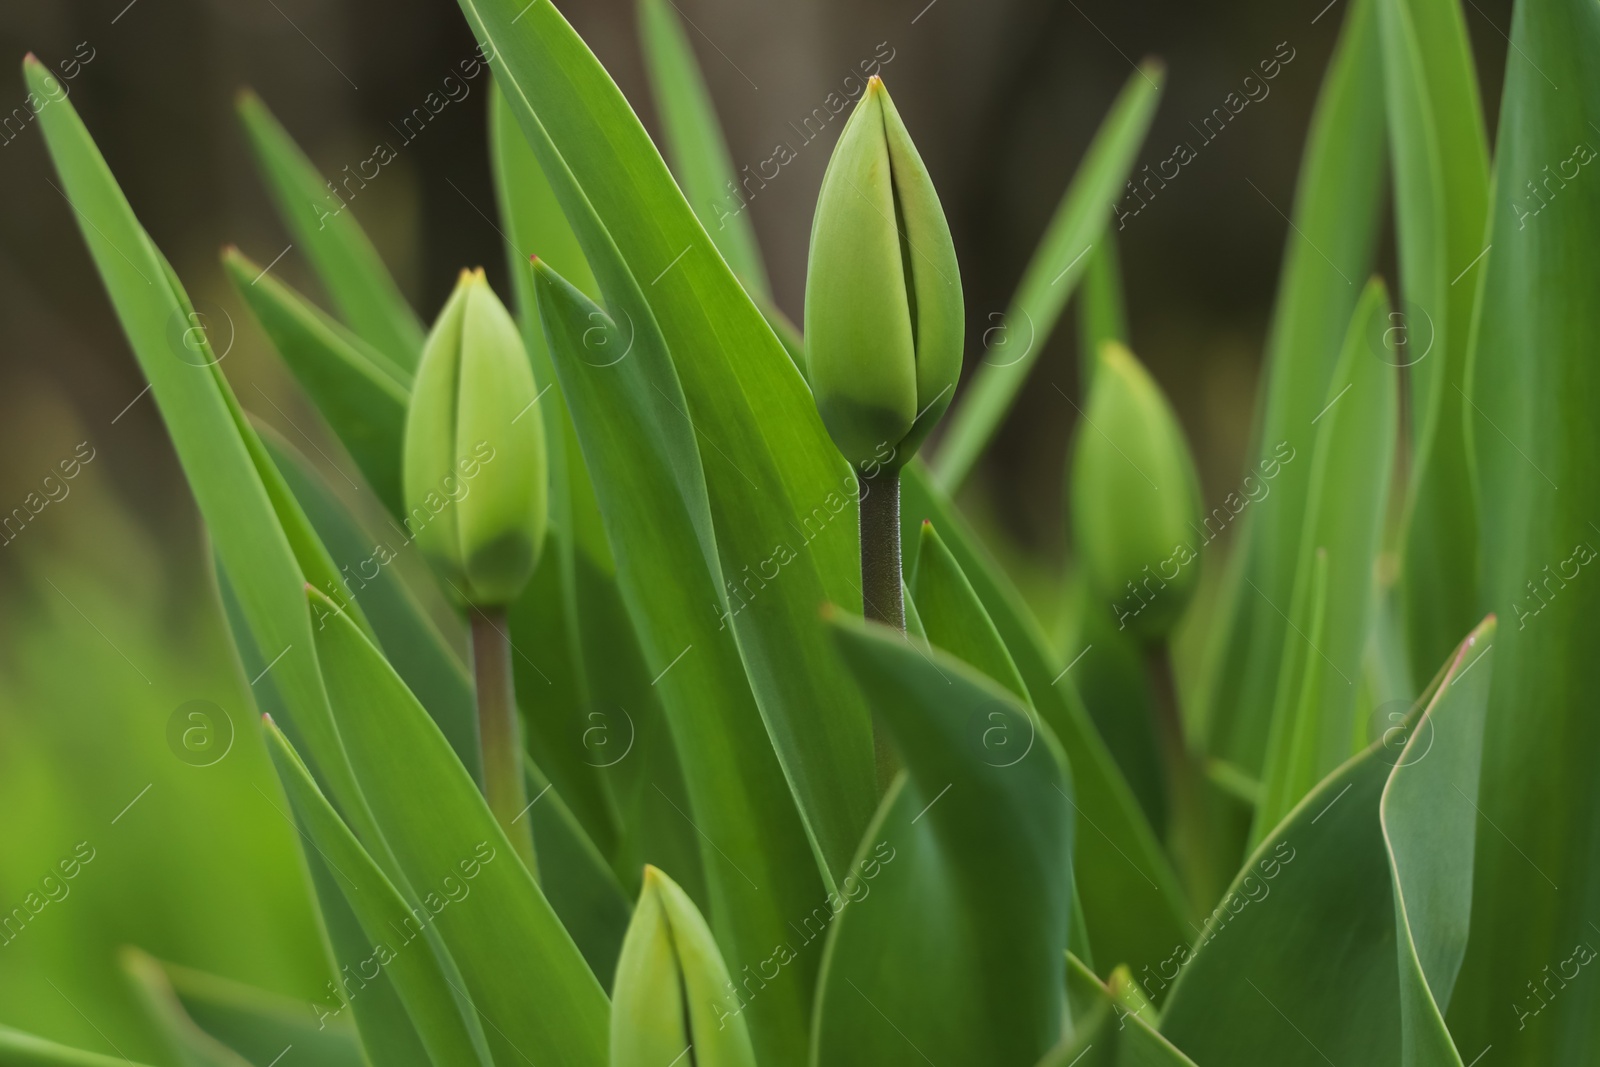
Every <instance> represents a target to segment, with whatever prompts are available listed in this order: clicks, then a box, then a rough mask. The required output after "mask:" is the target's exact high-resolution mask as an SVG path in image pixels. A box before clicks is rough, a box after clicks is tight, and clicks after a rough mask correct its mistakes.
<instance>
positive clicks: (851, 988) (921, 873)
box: [812, 613, 1074, 1065]
mask: <svg viewBox="0 0 1600 1067" xmlns="http://www.w3.org/2000/svg"><path fill="white" fill-rule="evenodd" d="M833 626H834V631H835V634H836V636H837V639H838V641H839V643H840V647H841V648H842V649H843V650H844V653H845V656H846V659H847V661H848V662H849V663H850V665H851V667H852V669H854V670H855V671H856V673H857V676H858V677H859V678H860V680H861V683H862V685H863V686H864V687H865V688H866V690H867V692H868V693H869V694H870V696H871V697H872V700H873V708H874V709H875V710H876V711H877V712H878V714H879V716H880V717H881V721H883V722H884V723H885V724H886V725H887V726H888V727H889V730H890V732H891V733H892V735H893V737H894V741H895V745H896V750H897V751H898V752H899V754H900V756H901V758H902V760H903V763H904V766H905V771H904V772H903V773H902V774H901V775H899V776H898V777H897V778H896V780H895V783H894V785H893V786H892V787H891V788H890V790H889V792H888V793H887V794H886V795H885V796H884V799H883V802H882V804H881V805H880V807H879V809H878V817H877V818H876V819H875V820H874V821H873V824H872V826H871V827H869V829H868V831H867V833H866V836H865V837H863V838H862V843H861V848H860V850H859V851H858V853H857V860H856V865H855V867H854V868H853V869H852V871H851V873H850V875H849V876H847V878H846V880H845V881H844V882H841V884H840V894H841V896H842V897H843V898H844V900H843V901H842V902H841V905H840V907H839V908H838V909H837V910H836V911H830V909H829V908H827V907H824V908H821V909H819V910H820V911H821V912H822V913H823V915H824V916H826V917H827V918H828V919H831V922H830V923H829V926H828V942H827V948H826V950H825V955H824V962H823V970H822V976H821V978H820V979H819V984H818V993H817V1018H816V1024H815V1040H816V1047H815V1048H814V1049H813V1060H812V1062H813V1063H816V1064H843V1065H850V1064H881V1063H910V1062H916V1061H917V1060H919V1059H923V1058H926V1057H929V1056H932V1055H937V1056H938V1060H937V1061H936V1062H938V1063H941V1064H947V1065H961V1064H984V1065H1004V1064H1022V1065H1031V1064H1033V1063H1034V1062H1035V1061H1037V1060H1038V1058H1039V1057H1040V1056H1042V1055H1043V1054H1044V1053H1045V1052H1046V1051H1048V1050H1049V1049H1050V1047H1051V1046H1052V1045H1053V1044H1055V1042H1056V1041H1057V1040H1058V1039H1059V1037H1060V1034H1061V1030H1062V1025H1063V1022H1064V1018H1063V1015H1064V1012H1063V1008H1064V1002H1065V996H1066V968H1065V962H1066V948H1067V931H1068V927H1069V923H1070V913H1071V911H1072V836H1073V819H1074V812H1073V807H1072V800H1071V797H1072V784H1071V778H1070V776H1069V774H1068V772H1067V767H1066V760H1065V757H1064V755H1063V753H1062V752H1061V748H1060V746H1059V745H1058V744H1057V743H1056V740H1055V738H1054V736H1053V735H1052V734H1051V732H1050V731H1049V729H1048V728H1043V727H1041V726H1040V725H1039V723H1038V721H1037V720H1036V719H1035V717H1034V715H1033V713H1032V711H1031V710H1030V709H1028V708H1027V707H1026V705H1024V704H1023V703H1021V702H1020V701H1019V700H1018V699H1017V698H1016V697H1015V696H1014V695H1013V694H1011V693H1010V692H1009V691H1007V690H1005V689H1003V688H1001V687H1000V686H999V685H997V684H995V683H994V682H992V681H990V680H988V679H986V678H984V677H983V676H982V675H981V674H979V673H977V672H976V671H974V670H973V669H972V668H971V667H969V666H967V665H966V664H965V663H963V662H961V661H960V660H958V659H956V658H955V657H953V656H951V655H948V654H947V653H945V652H942V651H940V650H938V649H922V648H918V647H915V646H913V645H911V644H910V643H909V642H907V641H906V639H905V638H904V636H903V635H901V634H898V633H896V632H895V631H893V630H891V629H888V628H886V627H884V626H881V625H879V624H875V623H867V622H864V621H862V620H859V619H855V618H852V617H848V616H844V615H842V614H837V613H836V614H835V615H834V617H833ZM997 826H1004V827H1007V832H1006V833H1003V834H1001V833H996V832H995V828H996V827H997ZM933 930H937V931H939V934H938V936H937V937H930V936H929V932H930V931H933ZM974 974H981V975H983V976H984V980H983V982H982V983H981V984H980V985H979V986H974V985H973V982H972V976H973V975H974ZM930 1062H933V1061H930Z"/></svg>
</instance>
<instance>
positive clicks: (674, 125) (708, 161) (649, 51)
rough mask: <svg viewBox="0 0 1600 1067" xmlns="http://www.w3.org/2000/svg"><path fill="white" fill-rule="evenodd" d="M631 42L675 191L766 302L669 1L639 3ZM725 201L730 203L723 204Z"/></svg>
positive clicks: (716, 134) (726, 160)
mask: <svg viewBox="0 0 1600 1067" xmlns="http://www.w3.org/2000/svg"><path fill="white" fill-rule="evenodd" d="M639 40H640V43H641V44H642V45H643V46H644V59H645V70H646V71H647V72H648V73H649V75H650V91H651V96H652V97H653V99H654V100H655V104H656V109H657V110H658V111H659V112H660V115H661V129H662V133H663V134H664V135H665V141H666V144H665V148H666V154H667V156H668V157H669V158H670V159H671V160H672V173H673V174H674V175H675V176H676V177H677V179H678V184H679V185H680V186H681V187H682V188H683V195H684V198H685V199H686V200H688V201H689V204H690V206H691V207H693V208H694V213H695V217H696V218H698V219H699V220H700V225H702V226H704V227H705V230H706V233H707V235H709V236H710V238H711V241H712V243H713V244H715V245H716V246H717V251H718V252H721V253H722V258H723V259H725V260H727V261H728V266H729V268H731V269H732V271H733V273H734V274H735V275H737V276H738V278H739V281H740V282H741V283H743V285H744V287H745V289H747V290H748V291H749V292H750V294H751V296H752V297H753V298H764V299H766V300H769V301H770V300H771V296H772V293H771V287H770V286H769V285H768V284H767V270H766V267H765V266H763V265H762V262H761V249H760V248H759V247H758V246H757V245H756V231H755V227H754V226H752V225H751V224H750V216H749V215H746V214H745V213H744V208H745V200H744V197H743V196H742V195H740V194H738V193H737V192H736V190H737V189H738V174H737V173H736V172H735V171H734V169H733V159H732V158H731V157H730V156H729V155H728V142H727V140H726V138H724V137H723V135H722V126H721V125H720V124H719V123H718V121H717V112H716V108H715V107H714V106H713V105H712V102H711V92H710V90H708V89H707V88H706V82H705V78H704V76H703V75H702V74H701V72H700V64H699V63H698V62H697V61H696V59H695V56H694V50H693V49H692V48H691V47H690V46H689V38H688V35H687V34H685V33H684V31H683V25H682V24H681V23H680V22H679V21H678V15H677V12H675V11H674V10H673V9H672V7H671V6H669V0H639ZM730 201H731V203H730Z"/></svg>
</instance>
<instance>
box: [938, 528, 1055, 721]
mask: <svg viewBox="0 0 1600 1067" xmlns="http://www.w3.org/2000/svg"><path fill="white" fill-rule="evenodd" d="M921 541H922V543H921V546H920V547H919V548H918V549H917V556H916V561H917V566H916V570H915V572H914V573H913V574H912V576H911V583H910V584H911V592H912V594H913V595H914V596H915V597H916V598H917V617H918V622H919V623H920V624H921V627H922V631H923V636H924V637H926V638H927V640H929V641H930V642H932V643H933V644H934V645H935V646H937V647H939V648H942V649H944V650H945V651H946V652H948V653H950V654H951V655H952V656H955V657H956V658H957V659H959V660H961V661H962V662H964V663H966V664H967V665H968V666H970V667H972V669H974V670H976V671H977V672H978V673H980V674H983V675H986V676H987V677H988V678H989V679H990V680H991V681H994V682H998V683H999V684H1000V685H1001V686H1003V687H1005V688H1006V689H1009V690H1010V691H1011V693H1012V695H1014V696H1015V697H1016V698H1017V699H1018V700H1020V701H1022V702H1023V703H1024V704H1026V705H1028V706H1029V707H1032V706H1033V701H1032V699H1031V698H1030V697H1029V696H1028V687H1027V686H1026V685H1025V684H1023V681H1022V676H1021V675H1020V674H1018V673H1017V665H1016V662H1015V661H1014V660H1012V658H1011V653H1009V652H1007V651H1006V646H1005V642H1003V641H1002V640H1001V639H1000V634H999V632H998V631H997V630H996V629H995V628H994V620H992V619H990V618H989V613H988V612H987V611H985V610H984V608H983V602H982V601H981V600H979V599H978V594H977V593H975V592H973V591H972V583H971V582H969V581H967V576H966V575H965V574H963V573H962V572H961V564H959V563H957V562H956V559H955V557H954V556H952V555H951V554H950V549H949V548H947V547H945V543H944V541H943V540H942V539H941V538H940V537H939V533H938V531H937V530H935V529H934V526H933V523H932V522H930V521H928V520H927V519H924V520H922V537H921Z"/></svg>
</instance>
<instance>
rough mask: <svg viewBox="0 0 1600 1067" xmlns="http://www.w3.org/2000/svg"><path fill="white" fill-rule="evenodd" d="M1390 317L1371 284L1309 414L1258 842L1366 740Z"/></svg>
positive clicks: (1392, 379) (1394, 410)
mask: <svg viewBox="0 0 1600 1067" xmlns="http://www.w3.org/2000/svg"><path fill="white" fill-rule="evenodd" d="M1388 310H1389V302H1388V297H1387V296H1386V294H1385V292H1384V289H1383V284H1382V283H1381V282H1378V281H1376V280H1374V281H1373V282H1371V283H1369V284H1368V286H1367V288H1366V291H1365V292H1364V293H1363V294H1362V297H1361V303H1360V304H1359V305H1358V306H1357V307H1356V311H1355V315H1354V316H1353V317H1352V318H1351V320H1350V328H1349V329H1348V330H1347V331H1346V333H1345V343H1344V351H1343V352H1342V353H1341V354H1340V356H1339V363H1338V366H1337V367H1335V368H1334V372H1333V381H1332V382H1331V383H1330V384H1329V386H1328V396H1327V400H1326V401H1325V403H1326V406H1325V407H1324V408H1323V410H1322V412H1321V413H1320V414H1319V415H1318V416H1317V423H1318V425H1317V427H1316V443H1315V444H1314V445H1313V446H1312V454H1311V457H1310V460H1309V462H1308V464H1307V465H1308V467H1309V468H1310V471H1311V479H1310V486H1309V496H1308V499H1307V502H1306V516H1305V521H1304V523H1303V524H1302V527H1301V529H1302V534H1301V536H1302V539H1303V540H1302V544H1301V552H1300V562H1299V566H1298V570H1297V572H1296V576H1295V586H1294V598H1293V600H1292V601H1290V602H1289V604H1288V605H1287V606H1286V608H1285V609H1284V615H1283V616H1282V617H1281V618H1280V620H1279V622H1280V625H1283V626H1284V627H1285V628H1286V629H1287V631H1288V633H1289V635H1290V636H1289V638H1288V640H1287V641H1286V642H1285V644H1284V646H1283V662H1282V666H1281V667H1280V668H1279V670H1278V694H1277V699H1276V701H1275V703H1274V709H1273V720H1272V733H1271V739H1270V743H1269V745H1268V751H1267V763H1266V768H1265V770H1264V772H1263V775H1262V798H1261V802H1260V804H1259V805H1258V807H1257V808H1256V823H1255V831H1254V834H1253V840H1256V841H1259V840H1261V838H1262V836H1263V835H1265V834H1266V833H1267V831H1268V830H1270V829H1271V828H1272V827H1273V826H1275V825H1277V823H1278V820H1280V819H1281V818H1282V817H1283V816H1284V815H1285V814H1286V813H1287V812H1288V811H1289V809H1290V808H1292V807H1294V805H1295V803H1296V802H1297V801H1298V800H1299V799H1300V798H1301V797H1302V796H1304V795H1305V794H1306V792H1307V791H1309V790H1310V788H1311V787H1312V786H1313V785H1315V784H1316V783H1317V782H1318V781H1320V780H1321V779H1322V778H1323V777H1325V776H1326V775H1327V774H1328V773H1329V772H1331V771H1332V770H1333V769H1334V768H1335V767H1337V766H1339V765H1340V764H1342V763H1343V762H1344V761H1345V760H1346V759H1348V758H1349V757H1350V755H1351V753H1352V751H1353V750H1354V749H1355V748H1356V747H1358V746H1359V745H1360V744H1362V743H1363V742H1364V741H1365V739H1366V737H1367V734H1368V731H1367V729H1366V726H1365V724H1363V723H1360V722H1357V721H1356V711H1357V696H1358V693H1359V690H1358V683H1359V681H1360V679H1361V669H1362V662H1363V659H1364V657H1365V655H1366V651H1367V647H1368V642H1369V638H1370V635H1371V633H1372V629H1373V626H1374V622H1375V620H1376V616H1377V610H1378V589H1377V582H1378V575H1377V571H1378V552H1379V548H1380V542H1381V539H1382V534H1383V520H1384V514H1385V509H1386V507H1387V505H1388V503H1389V476H1390V472H1391V471H1392V469H1393V467H1394V450H1395V439H1396V437H1397V436H1398V424H1399V417H1400V414H1399V383H1398V381H1397V380H1396V373H1395V369H1394V367H1392V366H1391V365H1389V364H1388V363H1387V362H1386V361H1385V360H1383V359H1381V358H1378V357H1377V356H1375V355H1374V353H1373V347H1374V345H1379V346H1380V350H1381V341H1378V340H1377V338H1380V337H1381V336H1382V334H1383V333H1384V331H1385V330H1386V329H1388V325H1387V324H1388V321H1389V317H1388ZM1321 568H1325V570H1323V571H1322V572H1321V573H1320V576H1319V569H1321ZM1319 587H1320V589H1321V592H1322V594H1323V595H1321V596H1319V595H1318V592H1319ZM1252 592H1256V591H1254V590H1252ZM1257 595H1259V596H1260V597H1262V598H1265V596H1266V593H1265V591H1264V590H1263V591H1260V592H1259V593H1257ZM1269 606H1272V607H1274V608H1278V607H1282V605H1269Z"/></svg>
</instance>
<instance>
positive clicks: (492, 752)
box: [471, 608, 539, 878]
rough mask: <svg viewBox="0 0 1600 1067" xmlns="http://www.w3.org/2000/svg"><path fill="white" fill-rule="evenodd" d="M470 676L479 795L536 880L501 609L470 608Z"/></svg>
mask: <svg viewBox="0 0 1600 1067" xmlns="http://www.w3.org/2000/svg"><path fill="white" fill-rule="evenodd" d="M471 614H472V672H473V676H474V680H475V682H476V684H477V695H478V744H479V746H480V749H481V751H482V754H483V795H484V798H485V799H486V800H488V802H489V810H490V811H492V812H494V817H495V820H496V821H497V822H499V824H500V828H501V829H502V830H504V831H505V833H506V836H507V837H508V838H510V839H511V846H512V848H514V849H516V851H517V855H519V856H521V857H522V862H523V863H525V864H527V867H528V870H529V871H530V872H531V873H532V874H533V876H534V877H535V878H538V877H539V866H538V863H537V861H536V860H535V858H534V853H533V834H532V832H531V830H530V825H531V822H530V820H529V819H528V818H527V807H528V789H527V783H526V779H525V778H524V777H523V771H522V731H521V729H520V728H519V723H518V721H517V698H516V690H515V686H514V684H513V682H512V680H511V639H510V637H509V636H508V635H509V633H510V628H509V627H508V626H507V624H506V612H505V609H504V608H474V609H472V613H471Z"/></svg>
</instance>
